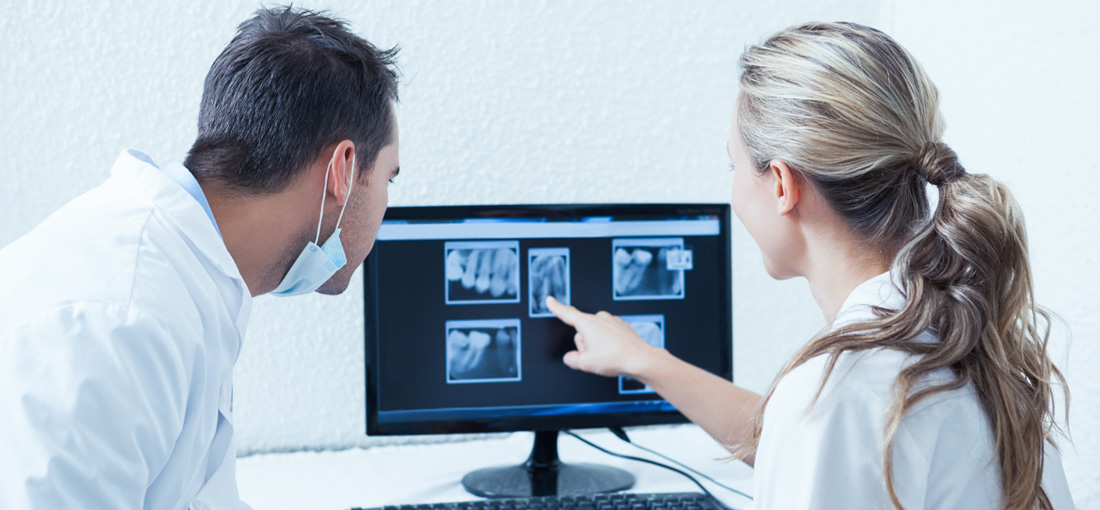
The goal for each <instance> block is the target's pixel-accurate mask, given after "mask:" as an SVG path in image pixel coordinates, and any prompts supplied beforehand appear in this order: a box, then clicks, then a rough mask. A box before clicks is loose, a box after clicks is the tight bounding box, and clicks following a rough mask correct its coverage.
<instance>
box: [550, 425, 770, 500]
mask: <svg viewBox="0 0 1100 510" xmlns="http://www.w3.org/2000/svg"><path fill="white" fill-rule="evenodd" d="M562 432H563V433H565V434H566V435H569V436H573V437H574V438H575V439H577V440H578V441H580V442H582V443H584V444H586V445H588V446H591V447H593V448H595V449H597V450H599V451H601V452H603V453H606V454H608V455H611V456H612V457H619V458H621V459H627V460H633V461H637V462H644V463H646V464H652V465H654V466H657V467H662V468H665V469H667V470H669V471H673V472H676V473H679V474H681V475H683V476H684V477H686V478H687V479H688V480H691V481H692V483H694V484H695V485H698V486H699V489H701V490H702V491H703V494H706V495H707V497H709V498H710V499H711V501H713V502H714V504H716V505H718V507H719V508H722V509H724V510H733V509H732V508H730V507H728V506H726V504H725V503H723V502H722V500H720V499H718V498H717V497H715V495H714V494H711V492H710V491H709V490H707V488H706V486H704V485H703V484H702V483H699V480H696V479H695V477H694V476H691V475H690V474H688V473H687V472H685V471H682V470H679V469H676V468H674V467H672V466H669V465H668V464H661V463H660V462H657V461H654V460H649V459H645V458H642V457H635V456H633V455H625V454H622V453H616V452H613V451H611V450H608V449H606V448H604V447H602V446H600V445H597V444H596V443H593V442H592V441H589V440H587V439H585V438H583V437H581V436H578V435H577V434H576V433H574V432H573V431H572V430H563V431H562ZM750 499H751V498H750Z"/></svg>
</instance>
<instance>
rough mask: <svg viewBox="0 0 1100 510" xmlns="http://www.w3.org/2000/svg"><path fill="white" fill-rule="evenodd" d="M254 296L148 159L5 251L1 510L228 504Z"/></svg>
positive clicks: (197, 215) (187, 199) (232, 499)
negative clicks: (236, 404)
mask: <svg viewBox="0 0 1100 510" xmlns="http://www.w3.org/2000/svg"><path fill="white" fill-rule="evenodd" d="M251 299H252V298H251V296H250V294H249V292H248V289H247V288H246V286H245V283H244V280H242V279H241V276H240V273H239V272H238V271H237V266H236V265H235V264H234V262H233V259H232V258H231V257H230V255H229V252H228V251H227V250H226V248H225V244H224V243H223V242H222V239H221V237H220V235H219V234H218V232H217V230H216V228H215V226H214V224H213V223H212V221H211V219H210V218H209V217H208V216H207V214H206V212H205V210H204V209H203V207H202V206H201V205H199V203H198V202H197V201H196V200H195V198H193V197H192V196H191V195H190V194H188V192H187V191H185V190H184V188H182V187H181V186H180V185H179V184H177V183H176V182H175V181H173V180H172V179H171V178H169V177H168V176H167V175H165V174H164V173H163V172H162V171H161V170H159V169H158V168H157V167H155V166H154V165H153V164H152V162H151V161H150V160H149V159H148V158H147V157H146V156H144V155H143V154H140V153H136V152H133V151H128V152H126V153H123V154H122V155H121V156H120V157H119V159H118V161H117V162H116V163H115V166H114V168H113V169H112V175H111V177H110V178H109V179H108V180H107V181H106V182H105V183H104V184H102V185H100V186H99V187H97V188H95V189H92V190H91V191H89V192H87V193H85V194H84V195H82V196H80V197H77V198H76V199H75V200H73V201H72V202H70V203H69V204H67V205H65V206H64V207H63V208H61V209H60V210H58V211H57V212H56V213H54V214H53V215H52V216H50V217H49V218H47V219H46V220H45V221H44V222H43V223H42V224H41V225H39V226H38V227H37V228H35V229H34V230H33V231H32V232H30V233H29V234H27V235H26V236H25V237H23V238H21V239H19V240H17V241H15V242H14V243H12V244H11V245H9V246H7V247H5V248H3V249H2V250H0V508H11V509H16V508H19V509H23V508H34V509H38V508H42V509H47V508H48V509H55V508H112V509H138V508H149V509H152V508H156V509H186V508H196V509H203V508H217V509H220V508H234V509H236V508H239V507H240V506H242V505H241V503H240V499H239V497H238V495H237V486H236V480H235V473H234V459H235V452H234V446H233V426H232V424H231V423H232V415H231V412H230V401H231V397H232V370H233V364H234V363H235V362H236V360H237V355H238V353H239V351H240V347H241V340H242V338H243V337H244V330H245V325H246V323H247V322H248V315H249V310H250V306H251Z"/></svg>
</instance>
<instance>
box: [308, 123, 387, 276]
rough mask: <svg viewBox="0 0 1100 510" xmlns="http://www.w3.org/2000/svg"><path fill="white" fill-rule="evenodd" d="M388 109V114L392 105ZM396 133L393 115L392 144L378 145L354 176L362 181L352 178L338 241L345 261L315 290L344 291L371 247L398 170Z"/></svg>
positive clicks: (384, 213) (384, 212)
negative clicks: (363, 168) (375, 153)
mask: <svg viewBox="0 0 1100 510" xmlns="http://www.w3.org/2000/svg"><path fill="white" fill-rule="evenodd" d="M390 112H391V114H392V112H393V108H392V107H391V109H390ZM398 134H399V131H398V128H397V118H396V116H395V117H394V121H393V143H391V144H389V145H387V146H385V147H382V150H380V151H379V152H378V158H377V159H375V161H374V165H373V166H371V167H368V168H369V170H368V171H367V172H366V173H365V174H360V175H356V178H357V179H359V178H362V180H361V181H356V183H355V185H354V186H353V188H352V190H351V195H350V196H349V197H348V207H347V211H346V212H345V213H344V220H343V223H342V224H341V227H340V228H341V232H340V241H341V242H342V243H343V245H344V253H345V255H346V256H347V259H348V262H347V264H346V265H345V266H344V267H342V268H340V270H339V271H337V272H336V274H334V275H333V276H332V278H329V280H328V281H327V282H325V283H324V284H323V285H321V287H320V288H319V289H317V292H320V293H321V294H328V295H334V294H340V293H342V292H344V290H346V289H347V288H348V283H349V282H350V281H351V275H352V273H354V272H355V269H356V268H358V267H359V266H360V265H362V264H363V260H365V259H366V258H367V254H369V253H370V250H371V248H372V247H373V246H374V239H375V237H376V236H377V235H378V227H379V226H380V225H381V224H382V217H383V216H385V215H386V205H387V202H388V201H389V192H388V186H389V181H390V180H391V179H393V178H394V177H397V173H398V171H399V170H400V160H399V157H398V146H399V143H398Z"/></svg>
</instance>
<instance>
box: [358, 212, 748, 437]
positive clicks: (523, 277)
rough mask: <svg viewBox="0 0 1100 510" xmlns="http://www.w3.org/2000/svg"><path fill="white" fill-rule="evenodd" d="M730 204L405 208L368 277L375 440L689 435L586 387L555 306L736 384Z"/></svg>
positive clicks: (602, 382) (661, 415)
mask: <svg viewBox="0 0 1100 510" xmlns="http://www.w3.org/2000/svg"><path fill="white" fill-rule="evenodd" d="M729 217H730V210H729V205H727V204H686V205H684V204H644V205H642V204H611V205H606V204H605V205H531V206H516V205H497V206H459V207H393V208H390V209H389V210H388V211H387V212H386V216H385V219H384V220H383V222H382V225H381V227H380V229H379V231H378V237H377V240H376V242H375V245H374V248H373V250H372V252H371V254H370V256H369V257H368V258H367V260H366V263H365V271H364V272H363V273H364V281H365V305H366V306H365V311H366V356H365V358H366V375H367V377H366V383H367V433H368V434H370V435H386V434H425V433H456V432H491V431H513V430H559V429H567V428H584V427H608V426H630V425H646V424H658V423H678V422H684V421H686V420H685V418H684V417H683V416H682V415H681V414H680V413H678V412H677V411H676V409H675V408H673V407H672V406H671V405H669V403H668V402H666V401H665V400H663V399H662V398H661V397H660V396H659V395H657V394H656V393H655V392H654V391H653V390H652V389H650V388H648V387H646V386H645V385H644V384H642V383H641V382H639V381H637V380H634V379H631V378H629V377H603V376H598V375H592V374H587V373H583V372H579V371H574V370H572V369H570V368H568V367H567V366H566V365H565V364H564V363H563V362H562V356H563V355H564V354H565V353H566V352H568V351H570V350H572V349H573V348H574V344H573V336H574V333H575V331H574V330H573V328H572V327H570V326H568V325H566V324H564V323H562V322H561V321H559V320H558V319H556V318H555V317H554V316H553V314H551V313H550V312H549V311H548V310H546V308H545V305H544V298H545V297H546V296H548V295H551V296H554V297H556V298H557V299H558V300H559V301H562V302H564V303H567V304H572V305H574V306H576V307H578V308H580V309H581V310H583V311H586V312H590V313H595V312H597V311H599V310H606V311H608V312H610V313H613V314H616V315H619V316H621V317H622V318H623V319H624V320H626V321H627V322H629V323H630V324H631V325H633V326H634V329H635V330H636V331H637V332H638V334H639V336H641V338H642V339H644V340H645V341H646V342H648V343H650V344H652V345H655V346H658V347H662V348H665V349H667V350H668V351H669V352H671V353H672V354H674V355H676V356H677V357H679V358H681V359H683V360H685V361H687V362H689V363H692V364H694V365H696V366H699V367H701V368H703V369H706V370H708V371H710V372H713V373H715V374H718V375H719V376H721V377H724V378H725V379H727V380H732V377H733V373H732V372H733V369H732V367H733V363H732V348H733V347H732V346H733V344H732V338H731V334H732V303H731V293H730V281H731V268H730V260H731V257H730V231H729Z"/></svg>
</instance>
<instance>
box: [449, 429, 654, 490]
mask: <svg viewBox="0 0 1100 510" xmlns="http://www.w3.org/2000/svg"><path fill="white" fill-rule="evenodd" d="M633 485H634V475H631V474H630V473H628V472H626V471H624V470H622V469H619V468H614V467H611V466H601V465H598V464H564V463H562V462H561V461H560V460H559V459H558V431H556V430H551V431H537V432H535V444H534V447H533V448H532V449H531V456H530V457H528V459H527V461H526V462H524V463H523V464H520V465H518V466H502V467H492V468H485V469H479V470H477V471H473V472H471V473H469V474H467V475H466V476H464V477H463V478H462V486H463V487H465V488H466V490H467V491H469V492H470V493H471V494H474V495H476V496H481V497H486V498H509V497H530V496H576V495H580V494H595V493H599V492H614V491H621V490H624V489H629V488H630V487H632V486H633Z"/></svg>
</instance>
